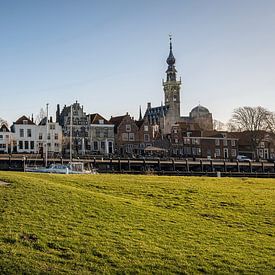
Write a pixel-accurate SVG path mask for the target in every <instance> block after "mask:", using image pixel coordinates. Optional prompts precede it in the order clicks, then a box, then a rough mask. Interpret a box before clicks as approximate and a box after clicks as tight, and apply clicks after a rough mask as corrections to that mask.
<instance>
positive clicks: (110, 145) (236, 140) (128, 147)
mask: <svg viewBox="0 0 275 275" xmlns="http://www.w3.org/2000/svg"><path fill="white" fill-rule="evenodd" d="M46 148H47V150H48V154H49V155H50V156H56V157H57V156H68V155H69V154H70V150H72V154H73V155H74V156H94V155H101V156H103V155H104V156H120V157H125V156H128V157H138V156H146V155H149V156H150V155H151V156H160V157H163V156H173V157H179V158H187V157H191V158H212V159H236V157H237V155H239V154H245V155H246V156H249V157H251V158H260V159H270V158H275V137H274V135H272V134H271V133H265V134H264V136H263V138H262V140H261V142H260V143H259V146H258V148H257V151H256V155H255V154H254V152H253V151H252V149H251V146H249V135H248V133H246V132H243V133H241V132H238V133H234V132H226V131H214V130H205V129H203V128H202V127H200V125H199V124H198V123H195V122H192V123H191V122H178V123H175V124H173V125H172V127H171V131H170V133H168V134H164V133H162V132H161V131H160V129H159V128H158V125H156V124H151V123H150V121H149V120H148V119H147V118H146V117H144V118H142V116H140V119H139V120H135V119H134V118H133V117H131V116H130V115H129V114H128V113H126V114H125V115H122V116H116V117H111V118H110V119H109V120H107V119H105V118H104V117H103V116H102V115H100V114H98V113H94V114H86V113H85V112H84V109H83V106H80V104H79V103H78V102H75V103H74V104H72V105H70V106H64V107H63V109H62V111H60V106H59V105H57V112H56V120H55V121H53V119H52V117H50V118H49V119H48V120H47V118H46V117H45V118H43V119H42V120H41V121H40V123H38V124H36V123H34V121H33V119H32V118H29V117H27V116H22V117H20V118H19V119H18V120H17V121H15V122H14V123H13V124H12V125H11V127H10V128H9V127H8V126H7V125H6V124H5V123H3V124H2V125H1V126H0V153H13V154H15V153H21V154H30V153H31V154H40V155H44V154H45V152H46ZM253 154H254V155H253Z"/></svg>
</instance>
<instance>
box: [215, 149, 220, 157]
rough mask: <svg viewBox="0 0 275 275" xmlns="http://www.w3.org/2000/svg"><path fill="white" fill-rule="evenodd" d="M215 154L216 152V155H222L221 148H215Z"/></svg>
mask: <svg viewBox="0 0 275 275" xmlns="http://www.w3.org/2000/svg"><path fill="white" fill-rule="evenodd" d="M215 154H216V157H220V156H221V150H220V149H216V150H215Z"/></svg>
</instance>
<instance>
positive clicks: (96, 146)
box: [94, 141, 98, 151]
mask: <svg viewBox="0 0 275 275" xmlns="http://www.w3.org/2000/svg"><path fill="white" fill-rule="evenodd" d="M94 150H95V151H97V150H98V144H97V141H94Z"/></svg>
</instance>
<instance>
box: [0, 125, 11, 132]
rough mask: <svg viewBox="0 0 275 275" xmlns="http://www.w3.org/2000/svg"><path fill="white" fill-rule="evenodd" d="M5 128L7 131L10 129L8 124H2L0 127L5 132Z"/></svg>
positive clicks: (0, 130)
mask: <svg viewBox="0 0 275 275" xmlns="http://www.w3.org/2000/svg"><path fill="white" fill-rule="evenodd" d="M4 129H5V132H9V131H10V130H9V128H8V127H7V125H6V124H2V125H1V127H0V132H3V130H4Z"/></svg>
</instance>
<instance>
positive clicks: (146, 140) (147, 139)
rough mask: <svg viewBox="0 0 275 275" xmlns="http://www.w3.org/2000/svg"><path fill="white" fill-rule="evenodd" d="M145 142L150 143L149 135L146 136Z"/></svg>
mask: <svg viewBox="0 0 275 275" xmlns="http://www.w3.org/2000/svg"><path fill="white" fill-rule="evenodd" d="M144 141H145V142H148V141H150V136H149V135H148V134H144Z"/></svg>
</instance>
